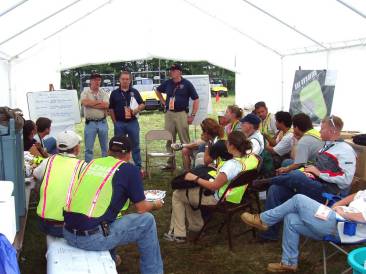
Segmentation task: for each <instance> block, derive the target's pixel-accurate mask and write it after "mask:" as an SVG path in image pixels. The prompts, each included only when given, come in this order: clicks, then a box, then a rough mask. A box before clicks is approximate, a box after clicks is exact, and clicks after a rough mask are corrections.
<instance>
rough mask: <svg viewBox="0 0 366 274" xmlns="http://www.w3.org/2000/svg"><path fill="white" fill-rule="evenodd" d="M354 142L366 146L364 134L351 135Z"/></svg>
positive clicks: (365, 135)
mask: <svg viewBox="0 0 366 274" xmlns="http://www.w3.org/2000/svg"><path fill="white" fill-rule="evenodd" d="M352 140H353V142H354V143H355V144H357V145H360V146H366V134H357V135H355V136H353V137H352Z"/></svg>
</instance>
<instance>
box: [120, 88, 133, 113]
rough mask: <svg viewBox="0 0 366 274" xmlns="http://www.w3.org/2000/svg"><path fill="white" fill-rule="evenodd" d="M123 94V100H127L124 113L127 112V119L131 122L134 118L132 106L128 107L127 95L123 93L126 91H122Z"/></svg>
mask: <svg viewBox="0 0 366 274" xmlns="http://www.w3.org/2000/svg"><path fill="white" fill-rule="evenodd" d="M121 92H122V96H123V98H124V99H125V104H126V105H125V106H124V108H123V109H124V112H125V119H126V120H129V119H131V118H132V115H131V108H130V106H129V105H128V102H127V97H126V96H125V94H124V93H123V92H124V91H121Z"/></svg>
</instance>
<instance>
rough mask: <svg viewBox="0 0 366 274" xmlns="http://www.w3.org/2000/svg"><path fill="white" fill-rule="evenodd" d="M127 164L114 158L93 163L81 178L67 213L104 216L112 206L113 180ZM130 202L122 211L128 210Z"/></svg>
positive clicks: (92, 216)
mask: <svg viewBox="0 0 366 274" xmlns="http://www.w3.org/2000/svg"><path fill="white" fill-rule="evenodd" d="M124 163H125V162H124V161H122V160H119V159H116V158H114V157H112V156H108V157H104V158H99V159H95V160H93V161H91V162H90V163H89V164H88V165H87V166H86V168H85V169H84V171H83V173H82V174H81V176H80V179H79V181H78V182H77V184H76V186H75V190H74V191H73V196H72V197H71V199H70V202H69V203H68V204H66V208H65V211H67V212H74V213H80V214H84V215H86V216H88V217H89V218H98V217H101V216H103V215H104V214H105V213H106V211H107V209H108V208H109V206H110V203H111V200H112V194H113V188H112V178H113V175H114V173H115V172H116V170H117V169H118V168H119V167H120V166H121V165H122V164H124ZM128 206H129V200H127V202H126V203H125V205H124V206H123V208H122V210H121V212H120V213H119V215H118V217H121V216H122V211H123V210H127V209H128Z"/></svg>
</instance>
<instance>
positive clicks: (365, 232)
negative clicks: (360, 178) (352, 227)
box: [336, 190, 366, 243]
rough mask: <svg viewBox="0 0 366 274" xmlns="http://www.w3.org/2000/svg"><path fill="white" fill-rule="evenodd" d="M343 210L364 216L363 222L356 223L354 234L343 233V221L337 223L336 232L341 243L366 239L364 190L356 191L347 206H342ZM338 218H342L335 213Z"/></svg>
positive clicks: (365, 193)
mask: <svg viewBox="0 0 366 274" xmlns="http://www.w3.org/2000/svg"><path fill="white" fill-rule="evenodd" d="M342 208H343V210H344V211H345V212H348V213H361V214H362V217H363V218H364V220H365V221H364V222H365V224H360V223H358V224H357V227H356V234H355V235H354V236H349V235H345V234H343V228H344V223H343V222H339V223H338V225H337V226H338V227H337V228H338V234H339V237H340V238H341V241H342V243H352V242H353V243H354V242H359V241H362V240H366V190H361V191H359V192H357V194H356V195H355V197H354V198H353V201H352V202H351V203H350V204H349V205H348V206H342ZM336 216H337V218H338V219H343V218H342V217H341V216H340V215H338V214H336Z"/></svg>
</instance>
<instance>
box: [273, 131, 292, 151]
mask: <svg viewBox="0 0 366 274" xmlns="http://www.w3.org/2000/svg"><path fill="white" fill-rule="evenodd" d="M293 138H294V134H293V133H292V132H289V133H287V134H285V136H283V137H282V139H281V141H279V142H278V143H277V145H275V146H274V147H273V150H274V151H275V152H276V153H277V154H278V155H279V156H283V155H286V154H288V153H290V152H291V149H292V144H293Z"/></svg>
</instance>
